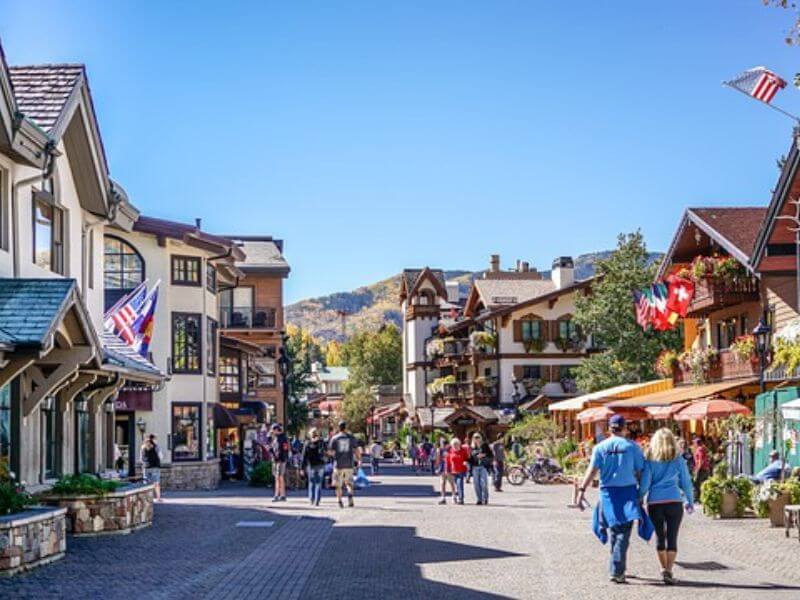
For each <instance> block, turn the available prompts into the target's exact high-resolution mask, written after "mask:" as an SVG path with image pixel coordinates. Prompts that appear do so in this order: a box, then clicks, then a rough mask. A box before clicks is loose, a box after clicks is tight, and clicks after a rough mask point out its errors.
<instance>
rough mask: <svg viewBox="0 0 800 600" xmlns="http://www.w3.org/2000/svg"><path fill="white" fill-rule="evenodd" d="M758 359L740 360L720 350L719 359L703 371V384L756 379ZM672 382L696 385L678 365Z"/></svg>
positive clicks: (686, 370)
mask: <svg viewBox="0 0 800 600" xmlns="http://www.w3.org/2000/svg"><path fill="white" fill-rule="evenodd" d="M758 370H759V369H758V359H757V358H753V359H750V360H742V359H740V358H738V357H737V356H736V355H735V354H734V353H733V352H731V351H730V350H720V352H719V357H718V358H717V360H715V361H714V362H713V363H712V364H711V365H710V366H709V367H708V368H707V369H706V370H705V377H704V379H705V382H714V381H726V380H728V379H742V378H746V377H758ZM673 381H674V383H676V384H680V383H698V382H693V381H692V373H691V371H690V369H688V368H687V367H686V366H685V365H683V364H681V363H679V364H678V367H677V368H676V369H675V371H674V373H673Z"/></svg>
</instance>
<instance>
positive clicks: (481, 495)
mask: <svg viewBox="0 0 800 600" xmlns="http://www.w3.org/2000/svg"><path fill="white" fill-rule="evenodd" d="M472 485H473V486H474V487H475V496H477V498H478V502H480V503H481V504H487V503H488V502H489V472H488V471H487V470H486V467H472Z"/></svg>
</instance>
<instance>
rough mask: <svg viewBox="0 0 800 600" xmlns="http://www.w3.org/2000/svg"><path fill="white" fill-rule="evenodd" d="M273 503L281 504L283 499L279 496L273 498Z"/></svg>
mask: <svg viewBox="0 0 800 600" xmlns="http://www.w3.org/2000/svg"><path fill="white" fill-rule="evenodd" d="M272 501H273V502H280V501H281V499H280V498H279V497H278V496H273V498H272Z"/></svg>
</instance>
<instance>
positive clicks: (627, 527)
mask: <svg viewBox="0 0 800 600" xmlns="http://www.w3.org/2000/svg"><path fill="white" fill-rule="evenodd" d="M608 427H609V433H610V434H611V435H610V436H609V437H608V438H607V439H606V440H604V441H602V442H600V443H599V444H597V445H596V446H595V447H594V450H593V451H592V462H591V464H590V465H589V468H588V469H587V470H586V475H585V476H584V478H583V482H582V483H581V486H580V487H579V488H578V492H579V496H578V501H577V504H578V506H583V504H584V502H585V498H584V496H585V493H586V487H587V486H589V485H590V484H591V483H592V480H593V479H594V478H595V476H596V475H597V474H598V473H599V474H600V500H599V503H598V507H597V509H596V510H597V513H596V514H597V515H599V519H600V521H602V523H603V524H604V525H606V526H607V529H608V530H609V531H610V542H611V565H610V576H611V581H613V582H614V583H625V563H626V556H627V553H628V544H629V543H630V538H631V530H632V529H633V522H634V521H636V520H641V518H642V513H641V508H640V505H639V499H638V481H639V476H640V474H641V472H642V469H643V468H644V454H643V453H642V449H641V448H639V446H638V445H637V444H636V443H635V442H632V441H630V440H629V439H627V438H626V437H625V419H624V418H623V417H622V416H621V415H613V416H612V417H611V418H610V419H609V420H608Z"/></svg>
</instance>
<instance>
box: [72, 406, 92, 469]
mask: <svg viewBox="0 0 800 600" xmlns="http://www.w3.org/2000/svg"><path fill="white" fill-rule="evenodd" d="M89 416H90V415H89V412H88V411H87V410H86V401H79V402H76V403H75V458H76V461H75V470H76V471H77V472H78V473H91V472H92V471H94V469H92V462H91V461H92V430H91V426H90V419H89Z"/></svg>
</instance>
